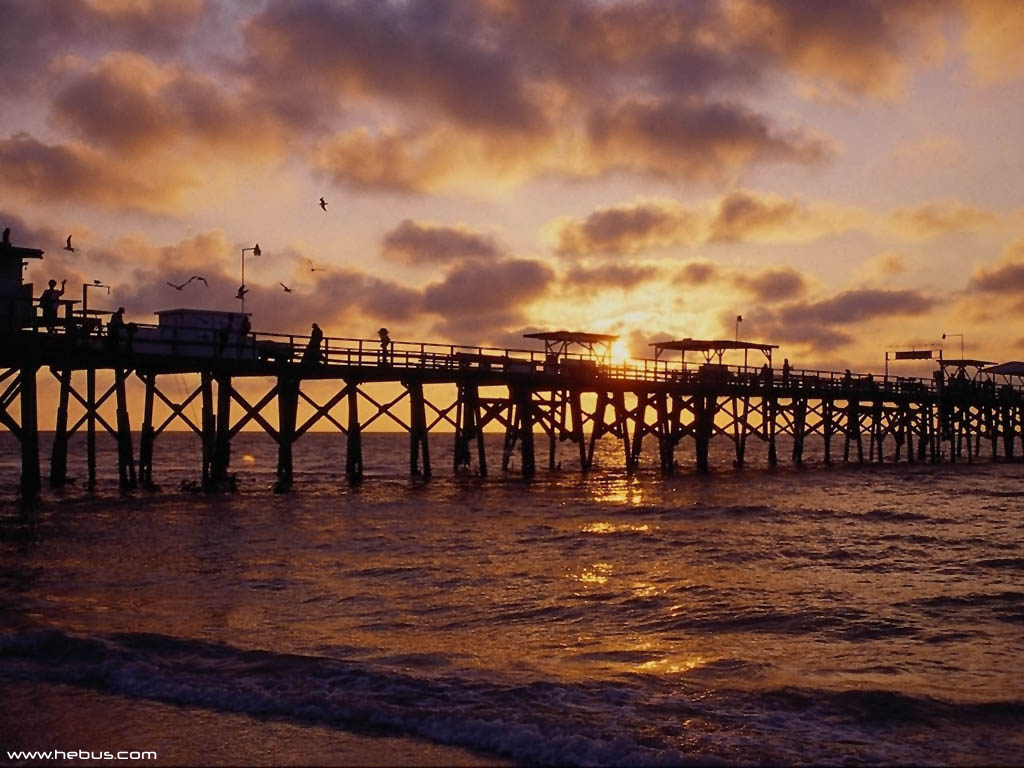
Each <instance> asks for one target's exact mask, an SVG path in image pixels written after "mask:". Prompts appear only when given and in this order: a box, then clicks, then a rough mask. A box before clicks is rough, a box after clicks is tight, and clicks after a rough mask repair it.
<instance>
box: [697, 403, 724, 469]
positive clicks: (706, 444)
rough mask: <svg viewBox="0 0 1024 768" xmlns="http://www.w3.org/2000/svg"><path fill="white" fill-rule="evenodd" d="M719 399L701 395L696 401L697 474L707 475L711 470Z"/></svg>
mask: <svg viewBox="0 0 1024 768" xmlns="http://www.w3.org/2000/svg"><path fill="white" fill-rule="evenodd" d="M717 406H718V397H717V395H715V394H707V393H704V392H702V393H700V394H698V395H697V397H696V398H695V400H694V419H695V420H696V423H695V424H694V433H693V435H694V440H695V442H696V454H697V473H698V474H701V475H706V474H707V473H708V471H709V469H710V464H709V462H708V453H709V449H710V446H711V435H712V434H713V432H714V428H715V411H716V410H717Z"/></svg>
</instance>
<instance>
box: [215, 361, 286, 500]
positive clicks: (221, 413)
mask: <svg viewBox="0 0 1024 768" xmlns="http://www.w3.org/2000/svg"><path fill="white" fill-rule="evenodd" d="M216 381H217V415H216V420H215V423H216V433H215V436H214V445H213V467H212V471H211V477H210V480H211V481H212V482H213V484H214V486H218V487H219V486H223V485H224V484H225V483H227V480H228V469H229V468H230V466H231V377H230V376H218V377H217V379H216ZM296 394H298V393H297V392H296ZM297 404H298V403H297V402H296V405H297ZM293 430H294V425H293Z"/></svg>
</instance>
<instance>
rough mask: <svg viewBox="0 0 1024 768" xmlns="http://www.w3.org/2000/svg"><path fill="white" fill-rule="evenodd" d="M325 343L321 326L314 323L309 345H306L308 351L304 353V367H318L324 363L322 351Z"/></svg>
mask: <svg viewBox="0 0 1024 768" xmlns="http://www.w3.org/2000/svg"><path fill="white" fill-rule="evenodd" d="M323 341H324V332H323V331H322V330H320V326H319V325H317V324H316V323H313V327H312V328H311V329H310V332H309V343H308V344H306V351H305V352H303V353H302V364H303V365H317V364H318V363H321V362H323V350H321V349H320V347H321V345H322V344H323Z"/></svg>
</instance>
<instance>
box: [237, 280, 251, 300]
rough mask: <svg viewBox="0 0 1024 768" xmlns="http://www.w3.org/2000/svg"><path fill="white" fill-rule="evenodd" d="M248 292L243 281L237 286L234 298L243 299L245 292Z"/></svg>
mask: <svg viewBox="0 0 1024 768" xmlns="http://www.w3.org/2000/svg"><path fill="white" fill-rule="evenodd" d="M248 292H249V289H248V288H246V287H245V283H242V284H241V285H240V286H238V293H236V294H235V298H236V299H243V300H244V299H245V294H247V293H248Z"/></svg>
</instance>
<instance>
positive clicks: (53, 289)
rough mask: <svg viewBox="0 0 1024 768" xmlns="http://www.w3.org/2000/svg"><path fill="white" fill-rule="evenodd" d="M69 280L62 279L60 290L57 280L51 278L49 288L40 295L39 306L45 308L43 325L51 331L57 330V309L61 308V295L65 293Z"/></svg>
mask: <svg viewBox="0 0 1024 768" xmlns="http://www.w3.org/2000/svg"><path fill="white" fill-rule="evenodd" d="M65 283H67V280H61V281H60V290H59V291H58V290H57V281H56V280H51V281H50V282H49V286H50V287H49V288H47V289H46V290H45V291H43V293H42V295H41V296H40V297H39V306H40V307H42V308H43V325H45V326H46V330H47V331H49V332H50V333H55V332H56V331H57V310H58V309H59V308H60V297H61V296H63V295H64V285H65Z"/></svg>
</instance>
